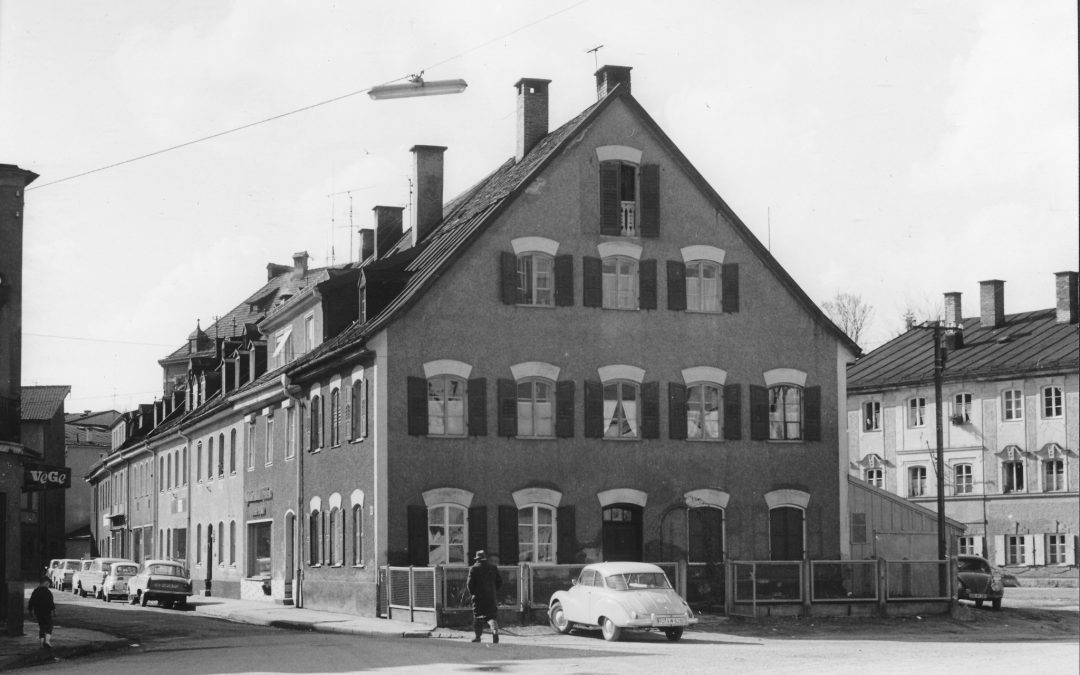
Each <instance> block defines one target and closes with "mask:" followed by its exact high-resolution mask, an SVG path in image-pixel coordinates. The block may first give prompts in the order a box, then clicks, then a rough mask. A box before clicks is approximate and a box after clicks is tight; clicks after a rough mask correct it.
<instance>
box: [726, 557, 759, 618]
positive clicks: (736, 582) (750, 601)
mask: <svg viewBox="0 0 1080 675" xmlns="http://www.w3.org/2000/svg"><path fill="white" fill-rule="evenodd" d="M729 564H730V565H731V574H730V575H728V578H729V579H730V580H731V581H730V588H729V589H728V597H729V598H730V599H731V600H730V602H729V603H728V616H744V617H749V618H754V617H756V616H757V564H756V563H752V562H731V563H729Z"/></svg>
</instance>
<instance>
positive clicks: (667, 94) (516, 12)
mask: <svg viewBox="0 0 1080 675" xmlns="http://www.w3.org/2000/svg"><path fill="white" fill-rule="evenodd" d="M598 45H603V48H602V49H600V50H599V52H598V57H596V58H597V59H598V61H596V62H594V56H593V54H590V53H587V50H589V49H590V48H592V47H596V46H598ZM596 63H599V64H600V65H603V64H615V65H627V66H631V67H633V72H632V78H633V92H634V96H635V97H636V98H637V99H638V101H640V102H641V103H642V105H643V106H644V107H645V109H646V110H647V111H649V113H650V114H651V115H652V116H653V117H654V118H655V119H656V121H657V122H658V123H659V124H660V126H661V127H662V128H663V129H664V130H665V131H666V132H667V133H668V135H669V136H670V137H671V138H672V139H673V140H674V141H675V143H676V144H677V145H678V146H679V147H680V148H681V149H682V151H683V152H684V153H685V154H686V156H687V157H688V158H689V159H690V161H691V162H692V163H693V164H694V165H695V166H696V167H697V168H698V170H699V171H700V172H701V173H702V174H703V175H704V176H705V178H706V179H707V180H708V181H709V182H710V183H711V184H712V186H713V187H714V188H715V189H716V190H717V192H719V193H720V195H721V196H722V197H723V198H724V199H725V200H726V201H727V202H728V204H729V205H731V207H732V208H733V209H734V210H735V212H736V213H738V214H739V215H740V217H741V218H742V219H743V221H744V222H746V223H747V225H748V226H749V227H750V228H751V230H753V232H754V233H755V234H756V235H757V236H758V238H759V239H761V240H762V242H764V243H766V244H768V245H769V246H770V247H771V250H772V252H773V254H774V255H775V256H776V257H777V259H778V260H779V261H780V262H781V264H783V265H784V266H785V267H786V268H787V270H788V271H789V272H790V273H791V275H792V276H793V277H794V279H795V280H796V281H797V282H798V283H799V284H800V285H801V286H802V287H803V289H804V290H805V291H806V292H807V293H808V294H809V295H810V297H811V298H813V299H814V300H815V301H817V302H822V301H824V300H828V299H829V298H831V297H832V296H834V295H835V294H836V293H837V292H847V293H855V294H858V295H861V296H862V298H863V299H864V300H865V301H866V302H868V303H869V304H871V305H872V306H873V307H874V308H875V314H874V318H873V322H872V325H871V327H870V331H869V334H868V335H867V338H866V339H864V340H862V342H863V346H864V348H867V347H873V346H875V345H877V344H880V343H881V342H882V341H883V340H885V339H887V338H889V337H891V336H892V335H895V334H896V333H897V332H898V330H899V329H900V328H901V326H902V318H901V317H902V315H903V313H904V311H905V309H906V308H908V307H914V308H916V309H920V310H923V311H930V310H932V308H933V307H934V306H935V305H939V304H940V299H941V297H942V294H943V293H944V292H946V291H961V292H963V294H964V296H963V302H964V307H965V312H964V313H965V315H968V316H972V315H976V314H977V313H978V292H979V285H978V282H979V281H981V280H984V279H993V278H1000V279H1004V280H1005V281H1006V285H1005V309H1006V312H1007V313H1013V312H1018V311H1024V310H1031V309H1039V308H1046V307H1051V306H1053V304H1054V279H1053V273H1054V272H1058V271H1062V270H1076V269H1078V266H1080V265H1078V252H1077V238H1078V225H1077V223H1078V218H1080V216H1078V188H1077V185H1078V172H1077V166H1078V161H1077V147H1078V138H1077V128H1078V120H1077V16H1076V3H1075V2H1073V1H1072V0H1042V1H1040V2H1021V1H1017V2H1005V1H989V0H969V1H966V2H955V1H954V2H950V1H948V0H924V1H903V0H896V1H893V0H890V1H888V2H886V1H881V2H867V1H866V0H849V1H806V0H797V1H796V0H792V1H789V2H780V1H767V0H747V1H745V2H743V1H738V2H736V1H726V0H725V1H715V0H697V1H692V0H668V1H667V2H645V1H639V2H627V1H625V0H619V1H614V0H585V1H579V0H562V1H558V2H553V1H551V0H544V1H542V2H541V1H537V2H495V1H483V2H477V1H470V2H455V3H447V2H444V1H438V2H434V1H433V2H400V3H395V2H344V1H339V2H315V1H305V2H299V1H297V2H282V1H261V2H244V3H241V2H222V1H220V0H213V1H204V2H195V1H183V2H178V1H177V0H138V1H136V0H131V1H128V2H121V1H117V0H109V1H93V0H80V1H79V2H62V1H59V0H0V163H9V164H17V165H19V166H21V167H22V168H24V169H29V170H31V171H34V172H36V173H38V174H40V176H41V177H40V178H38V180H37V181H36V183H34V184H33V185H32V186H31V189H30V190H28V191H27V193H26V210H25V256H24V257H25V290H24V296H23V297H24V310H23V311H24V315H23V332H24V333H23V334H24V341H23V383H24V384H69V385H71V386H72V393H71V396H70V397H69V398H68V400H67V406H66V407H67V410H68V411H73V410H83V409H94V410H100V409H109V408H114V409H117V410H127V409H130V408H132V407H133V406H135V405H137V404H138V403H141V402H150V401H152V400H153V399H154V397H155V396H160V395H161V391H162V384H161V369H160V367H159V366H158V364H157V360H158V359H159V358H161V357H163V356H165V355H167V354H168V353H170V352H171V351H172V350H173V349H175V348H176V347H178V346H179V345H180V344H182V343H183V341H184V340H185V339H186V336H187V335H188V333H189V332H190V331H191V330H192V329H193V328H194V326H195V324H196V321H197V320H201V322H202V325H203V326H206V325H208V324H209V323H211V322H212V321H213V318H214V316H215V315H220V314H224V313H225V312H227V311H228V310H229V309H231V308H232V307H233V306H235V305H236V304H238V303H239V302H241V301H242V300H243V299H244V298H246V297H247V296H248V295H249V294H250V293H251V292H252V291H254V290H255V289H257V288H258V287H259V286H260V285H262V284H263V283H264V281H265V279H266V264H267V263H268V262H277V263H283V264H291V256H292V254H293V252H295V251H303V250H306V251H308V252H309V253H310V255H311V257H312V265H313V266H323V265H326V264H330V263H331V262H335V263H337V264H341V263H345V262H348V261H349V260H350V259H352V258H354V257H355V253H353V252H351V250H350V226H351V229H356V228H359V227H361V226H365V227H366V226H370V225H371V223H372V220H373V216H372V212H371V208H372V207H373V206H375V205H376V204H389V205H395V204H396V205H405V204H406V203H407V201H408V194H409V193H408V177H409V175H410V173H411V170H412V169H411V155H410V153H409V148H410V147H411V146H413V145H415V144H432V145H444V146H447V147H448V148H449V149H448V150H447V152H446V156H445V161H446V196H447V198H449V197H451V196H453V195H455V194H457V193H458V192H459V191H461V190H463V189H465V188H467V187H468V186H469V185H471V184H473V183H474V182H475V181H477V180H478V179H479V178H481V177H482V176H483V175H485V174H486V173H487V172H489V171H491V170H492V169H493V168H494V167H496V166H497V165H498V164H499V163H501V162H502V161H504V160H505V159H506V158H508V157H510V156H512V155H513V153H514V134H515V114H516V107H515V98H514V88H513V84H514V83H515V82H516V81H517V80H518V79H519V78H521V77H539V78H547V79H551V80H552V84H551V89H550V92H551V98H552V100H551V128H553V129H554V128H556V127H557V126H559V125H560V124H562V123H563V122H565V121H566V120H567V119H569V118H570V117H571V116H573V115H575V114H576V113H577V112H579V111H580V110H581V109H583V108H585V107H586V106H588V105H589V104H591V103H592V102H593V101H595V99H596V94H595V84H594V79H593V72H594V70H595V65H596ZM422 70H423V71H425V77H426V78H427V79H449V78H459V77H460V78H464V79H465V80H467V81H468V83H469V88H468V90H467V91H466V92H465V93H464V94H461V95H458V96H442V97H432V98H415V99H404V100H397V101H382V102H375V101H372V100H370V99H369V98H368V96H367V95H366V94H363V93H362V92H363V90H365V89H367V88H368V87H370V86H372V85H376V84H380V83H383V82H387V81H390V80H395V79H398V78H401V77H403V76H406V75H409V74H410V73H417V72H419V71H422ZM357 92H361V93H357ZM349 94H355V95H349ZM333 99H337V100H333ZM332 100H333V102H327V101H332ZM323 102H327V103H325V104H324V105H315V106H314V107H310V108H309V109H307V110H304V111H301V112H296V113H295V114H289V115H285V116H283V117H280V118H278V119H276V120H274V121H271V122H267V123H265V124H258V125H256V126H252V127H250V128H247V129H244V130H241V131H237V132H235V133H229V134H226V135H222V136H218V137H216V138H213V139H212V140H207V141H204V142H199V143H194V144H191V145H186V146H184V147H181V148H179V149H176V150H172V151H169V152H164V153H161V154H154V155H153V156H151V157H148V158H146V159H141V160H139V161H135V162H130V163H126V164H122V165H120V166H116V167H114V168H110V169H107V170H103V171H96V172H94V173H90V174H88V175H85V176H82V177H78V178H73V179H71V180H64V179H66V178H68V177H71V176H75V175H77V174H81V173H83V172H88V171H93V170H95V169H100V168H102V167H106V166H109V165H113V164H116V163H119V162H124V161H125V160H129V159H131V158H134V157H139V156H142V155H147V154H150V153H156V152H157V151H160V150H163V149H166V148H170V147H174V146H178V145H182V144H186V143H188V142H190V141H194V140H196V139H200V138H205V137H208V136H214V135H215V134H220V133H221V132H225V131H229V130H231V129H236V128H238V127H242V126H244V125H248V124H250V123H253V122H258V121H260V120H266V119H268V118H272V117H275V116H278V115H282V114H283V113H289V112H291V111H297V110H300V109H303V108H308V107H309V106H313V105H314V104H319V103H323ZM56 181H60V182H56ZM50 183H52V184H50ZM343 193H351V195H349V194H343ZM350 197H351V199H350ZM350 213H351V215H350ZM352 241H353V245H352V248H353V249H355V248H356V247H357V246H358V244H357V239H356V238H355V237H354V238H353V240H352Z"/></svg>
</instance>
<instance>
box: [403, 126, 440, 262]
mask: <svg viewBox="0 0 1080 675" xmlns="http://www.w3.org/2000/svg"><path fill="white" fill-rule="evenodd" d="M409 151H410V152H412V153H413V169H414V170H413V184H414V189H415V190H416V199H415V201H414V204H415V207H416V208H415V210H414V211H413V216H414V217H415V222H414V223H413V229H412V245H413V246H416V245H417V244H419V243H420V242H422V241H424V239H425V238H426V237H427V236H428V235H429V234H431V231H432V230H434V229H435V227H436V226H437V225H438V224H439V223H441V222H442V215H443V214H442V207H443V153H444V152H446V148H445V147H443V146H441V145H414V146H412V148H410V149H409Z"/></svg>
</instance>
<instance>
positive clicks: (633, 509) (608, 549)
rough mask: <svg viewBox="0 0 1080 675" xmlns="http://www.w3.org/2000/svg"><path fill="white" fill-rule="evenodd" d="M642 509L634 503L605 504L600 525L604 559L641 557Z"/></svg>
mask: <svg viewBox="0 0 1080 675" xmlns="http://www.w3.org/2000/svg"><path fill="white" fill-rule="evenodd" d="M641 511H642V509H641V507H640V506H638V505H636V504H612V505H611V506H605V507H604V511H603V521H602V523H603V524H602V525H601V536H602V538H603V547H604V549H603V550H604V560H612V561H617V560H630V561H640V560H642V559H643V557H642V556H643V546H642V542H643V532H642V513H641Z"/></svg>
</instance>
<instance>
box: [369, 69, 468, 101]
mask: <svg viewBox="0 0 1080 675" xmlns="http://www.w3.org/2000/svg"><path fill="white" fill-rule="evenodd" d="M423 75H424V74H423V73H420V74H419V75H413V76H411V77H410V78H409V81H408V82H403V83H401V84H383V85H379V86H376V87H372V88H371V89H369V90H368V96H370V97H371V98H373V99H374V100H376V101H382V100H384V99H390V98H409V97H412V96H439V95H441V94H460V93H461V92H463V91H465V88H466V87H468V86H469V85H468V83H466V82H465V80H462V79H460V78H459V79H456V80H432V81H431V82H425V81H424V77H423Z"/></svg>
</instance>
